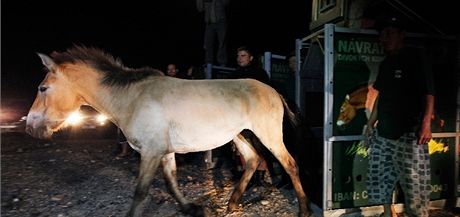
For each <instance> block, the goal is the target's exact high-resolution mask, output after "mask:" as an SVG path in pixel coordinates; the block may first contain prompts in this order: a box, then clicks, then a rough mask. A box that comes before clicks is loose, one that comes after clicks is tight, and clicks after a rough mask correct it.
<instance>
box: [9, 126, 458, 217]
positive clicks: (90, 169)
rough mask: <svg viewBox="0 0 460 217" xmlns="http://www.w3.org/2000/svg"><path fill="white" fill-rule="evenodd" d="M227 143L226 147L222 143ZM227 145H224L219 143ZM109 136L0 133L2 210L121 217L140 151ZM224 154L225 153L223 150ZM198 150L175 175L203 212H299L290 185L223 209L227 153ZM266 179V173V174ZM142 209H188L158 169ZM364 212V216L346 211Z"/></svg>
mask: <svg viewBox="0 0 460 217" xmlns="http://www.w3.org/2000/svg"><path fill="white" fill-rule="evenodd" d="M224 148H225V147H224ZM224 150H225V149H224ZM116 151H117V145H116V140H115V139H96V138H94V137H93V136H87V135H86V136H81V137H80V138H79V139H75V138H74V139H66V140H64V139H57V140H53V141H40V140H36V139H33V138H31V137H29V136H26V135H24V134H18V133H2V135H1V216H4V217H9V216H11V217H12V216H21V217H23V216H34V217H35V216H36V217H45V216H53V217H54V216H57V217H67V216H69V217H80V216H85V217H86V216H103V217H105V216H107V217H108V216H125V215H126V213H127V211H128V209H129V206H130V204H131V201H132V196H133V192H134V186H135V184H136V178H137V174H138V171H139V168H138V166H139V157H138V155H137V154H133V155H131V156H129V157H126V158H122V159H118V158H116ZM224 153H225V152H224ZM203 154H204V153H194V154H187V155H178V156H177V161H178V163H177V165H178V168H177V177H178V182H179V186H180V189H181V190H182V192H183V193H184V195H185V196H186V197H187V198H188V199H190V200H193V201H195V202H197V203H199V204H202V205H204V207H205V208H206V211H207V216H217V217H220V216H225V217H233V216H235V217H236V216H238V217H239V216H251V217H257V216H270V217H271V216H277V217H278V216H280V217H291V216H297V213H298V206H297V199H296V197H295V192H294V190H292V189H286V188H281V189H278V188H275V187H273V186H266V187H255V188H250V189H247V190H246V192H245V195H244V197H243V200H244V202H243V204H242V206H241V208H240V210H238V211H236V212H233V213H228V212H227V202H228V199H229V197H230V194H231V192H232V190H233V188H234V185H235V181H234V180H233V179H232V178H233V177H232V172H231V168H232V167H233V165H232V164H231V163H229V162H232V161H231V159H229V158H225V157H221V158H219V159H221V160H220V161H219V162H221V164H220V165H217V166H216V167H215V168H214V169H212V170H206V169H205V165H204V162H203ZM266 181H267V182H270V181H271V180H270V178H269V177H267V178H266ZM459 213H460V212H458V210H455V211H450V212H448V211H444V210H432V211H431V213H430V216H432V217H433V216H434V217H450V216H460V214H459ZM143 216H162V217H163V216H177V217H183V216H186V215H184V214H182V213H181V212H179V207H178V204H177V203H176V201H175V200H174V198H173V197H172V195H171V194H169V192H168V190H167V189H166V185H165V182H164V180H163V178H162V174H161V172H157V175H156V178H155V179H154V181H153V184H152V187H151V188H150V193H149V196H148V199H147V200H146V202H145V203H144V213H143ZM347 216H360V217H361V216H362V215H359V214H358V215H347Z"/></svg>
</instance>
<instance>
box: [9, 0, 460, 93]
mask: <svg viewBox="0 0 460 217" xmlns="http://www.w3.org/2000/svg"><path fill="white" fill-rule="evenodd" d="M404 2H405V3H407V4H408V5H409V6H410V7H411V8H412V9H414V10H415V11H416V12H419V13H420V15H422V16H423V17H425V18H426V19H428V20H429V21H432V22H434V23H436V24H437V25H438V26H439V27H440V28H442V29H443V30H447V31H446V32H449V30H455V31H456V32H457V33H458V29H459V28H458V27H454V26H452V24H449V23H450V22H448V21H449V20H448V18H449V17H451V16H454V14H452V13H450V12H449V11H453V8H454V7H445V5H441V4H432V2H424V1H422V2H420V1H414V3H413V4H410V3H411V2H412V1H404ZM310 7H311V1H310V0H286V1H272V0H231V6H230V8H229V12H230V14H229V33H228V40H229V59H230V65H234V64H235V52H234V51H235V49H236V47H238V46H240V45H249V46H251V47H253V48H255V49H256V51H257V52H258V53H262V52H263V51H272V52H274V53H277V54H287V53H289V52H290V51H292V50H294V41H295V39H296V38H302V37H305V36H307V35H308V34H309V33H310V32H309V30H308V25H309V21H310V16H311V15H310V14H311V9H310ZM1 10H2V11H1V32H2V33H1V34H2V35H1V39H2V41H1V45H2V46H1V52H2V53H1V56H2V59H1V84H2V98H4V97H5V96H7V95H10V94H12V93H13V94H14V95H19V96H21V97H26V98H32V99H33V97H34V95H35V90H36V86H37V85H38V83H39V82H40V81H41V80H42V79H43V77H44V72H43V70H42V68H43V67H42V66H41V63H40V59H39V58H38V56H37V55H36V54H35V52H42V53H45V54H49V53H50V52H52V51H54V50H58V51H63V50H65V49H66V48H68V47H70V46H72V45H73V44H80V45H86V46H95V47H99V48H102V49H104V50H106V51H107V52H109V53H111V54H112V55H114V56H115V57H119V58H121V60H122V61H123V63H124V64H125V65H126V66H128V67H140V66H151V67H155V68H159V69H161V70H164V68H165V65H166V64H167V63H168V62H176V63H178V64H179V66H180V67H181V69H182V70H185V69H186V67H188V66H189V65H201V64H203V58H204V57H203V54H204V53H203V49H202V44H203V31H204V23H203V20H202V15H201V14H199V13H198V12H197V11H196V9H195V1H194V0H161V1H94V0H93V1H36V0H22V1H21V0H5V1H1Z"/></svg>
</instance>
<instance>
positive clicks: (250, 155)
mask: <svg viewBox="0 0 460 217" xmlns="http://www.w3.org/2000/svg"><path fill="white" fill-rule="evenodd" d="M233 142H234V143H235V146H236V148H237V149H238V151H239V152H240V154H241V155H242V156H243V158H244V161H245V163H246V168H245V169H244V173H243V176H242V177H241V179H240V181H239V182H238V184H237V185H236V187H235V190H234V191H233V194H232V196H231V197H230V201H229V203H228V208H229V210H230V211H234V210H236V209H237V208H238V204H239V203H240V201H241V198H242V197H243V192H244V190H245V189H246V186H247V185H248V182H249V180H251V177H252V175H253V174H254V172H255V170H256V168H257V166H258V165H259V163H260V162H259V161H260V157H259V155H258V154H257V152H256V151H255V149H254V147H252V145H251V144H249V143H248V141H246V139H245V138H244V137H243V136H242V135H241V134H238V135H237V136H236V137H235V138H233Z"/></svg>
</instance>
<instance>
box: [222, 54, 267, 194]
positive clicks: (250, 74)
mask: <svg viewBox="0 0 460 217" xmlns="http://www.w3.org/2000/svg"><path fill="white" fill-rule="evenodd" d="M236 61H237V64H238V66H237V67H236V70H235V72H234V73H232V74H231V75H230V78H233V79H241V78H251V79H255V80H258V81H261V82H263V83H265V84H268V85H269V83H270V78H269V77H268V74H267V72H266V71H265V70H264V69H263V68H262V67H260V65H259V64H257V59H256V58H255V56H254V54H253V52H252V51H251V50H250V49H249V48H248V47H245V46H242V47H239V48H238V49H237V58H236ZM241 135H243V136H244V137H245V138H246V141H248V142H249V143H251V144H252V145H253V146H254V147H255V148H256V150H257V151H258V152H259V156H260V157H261V161H260V164H259V166H258V168H257V171H256V172H255V173H254V176H253V177H252V178H251V181H250V182H249V186H262V185H264V184H265V181H264V176H265V173H266V171H267V170H268V169H269V168H268V166H270V165H267V162H266V161H265V159H264V157H263V155H267V153H261V152H263V150H261V149H262V147H263V145H262V144H260V141H259V139H258V138H257V137H256V136H255V135H254V134H253V133H252V132H250V131H246V130H245V131H243V132H241ZM235 154H236V155H237V156H239V160H240V163H241V168H240V169H241V170H244V167H245V161H244V159H243V156H242V155H239V153H238V151H237V150H236V152H235ZM240 172H243V171H240Z"/></svg>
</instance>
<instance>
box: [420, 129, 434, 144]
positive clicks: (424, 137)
mask: <svg viewBox="0 0 460 217" xmlns="http://www.w3.org/2000/svg"><path fill="white" fill-rule="evenodd" d="M417 136H418V137H417V144H419V145H423V144H427V143H428V142H429V141H430V140H431V128H430V126H429V125H428V126H427V125H424V126H422V128H420V130H419V132H418V135H417Z"/></svg>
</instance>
